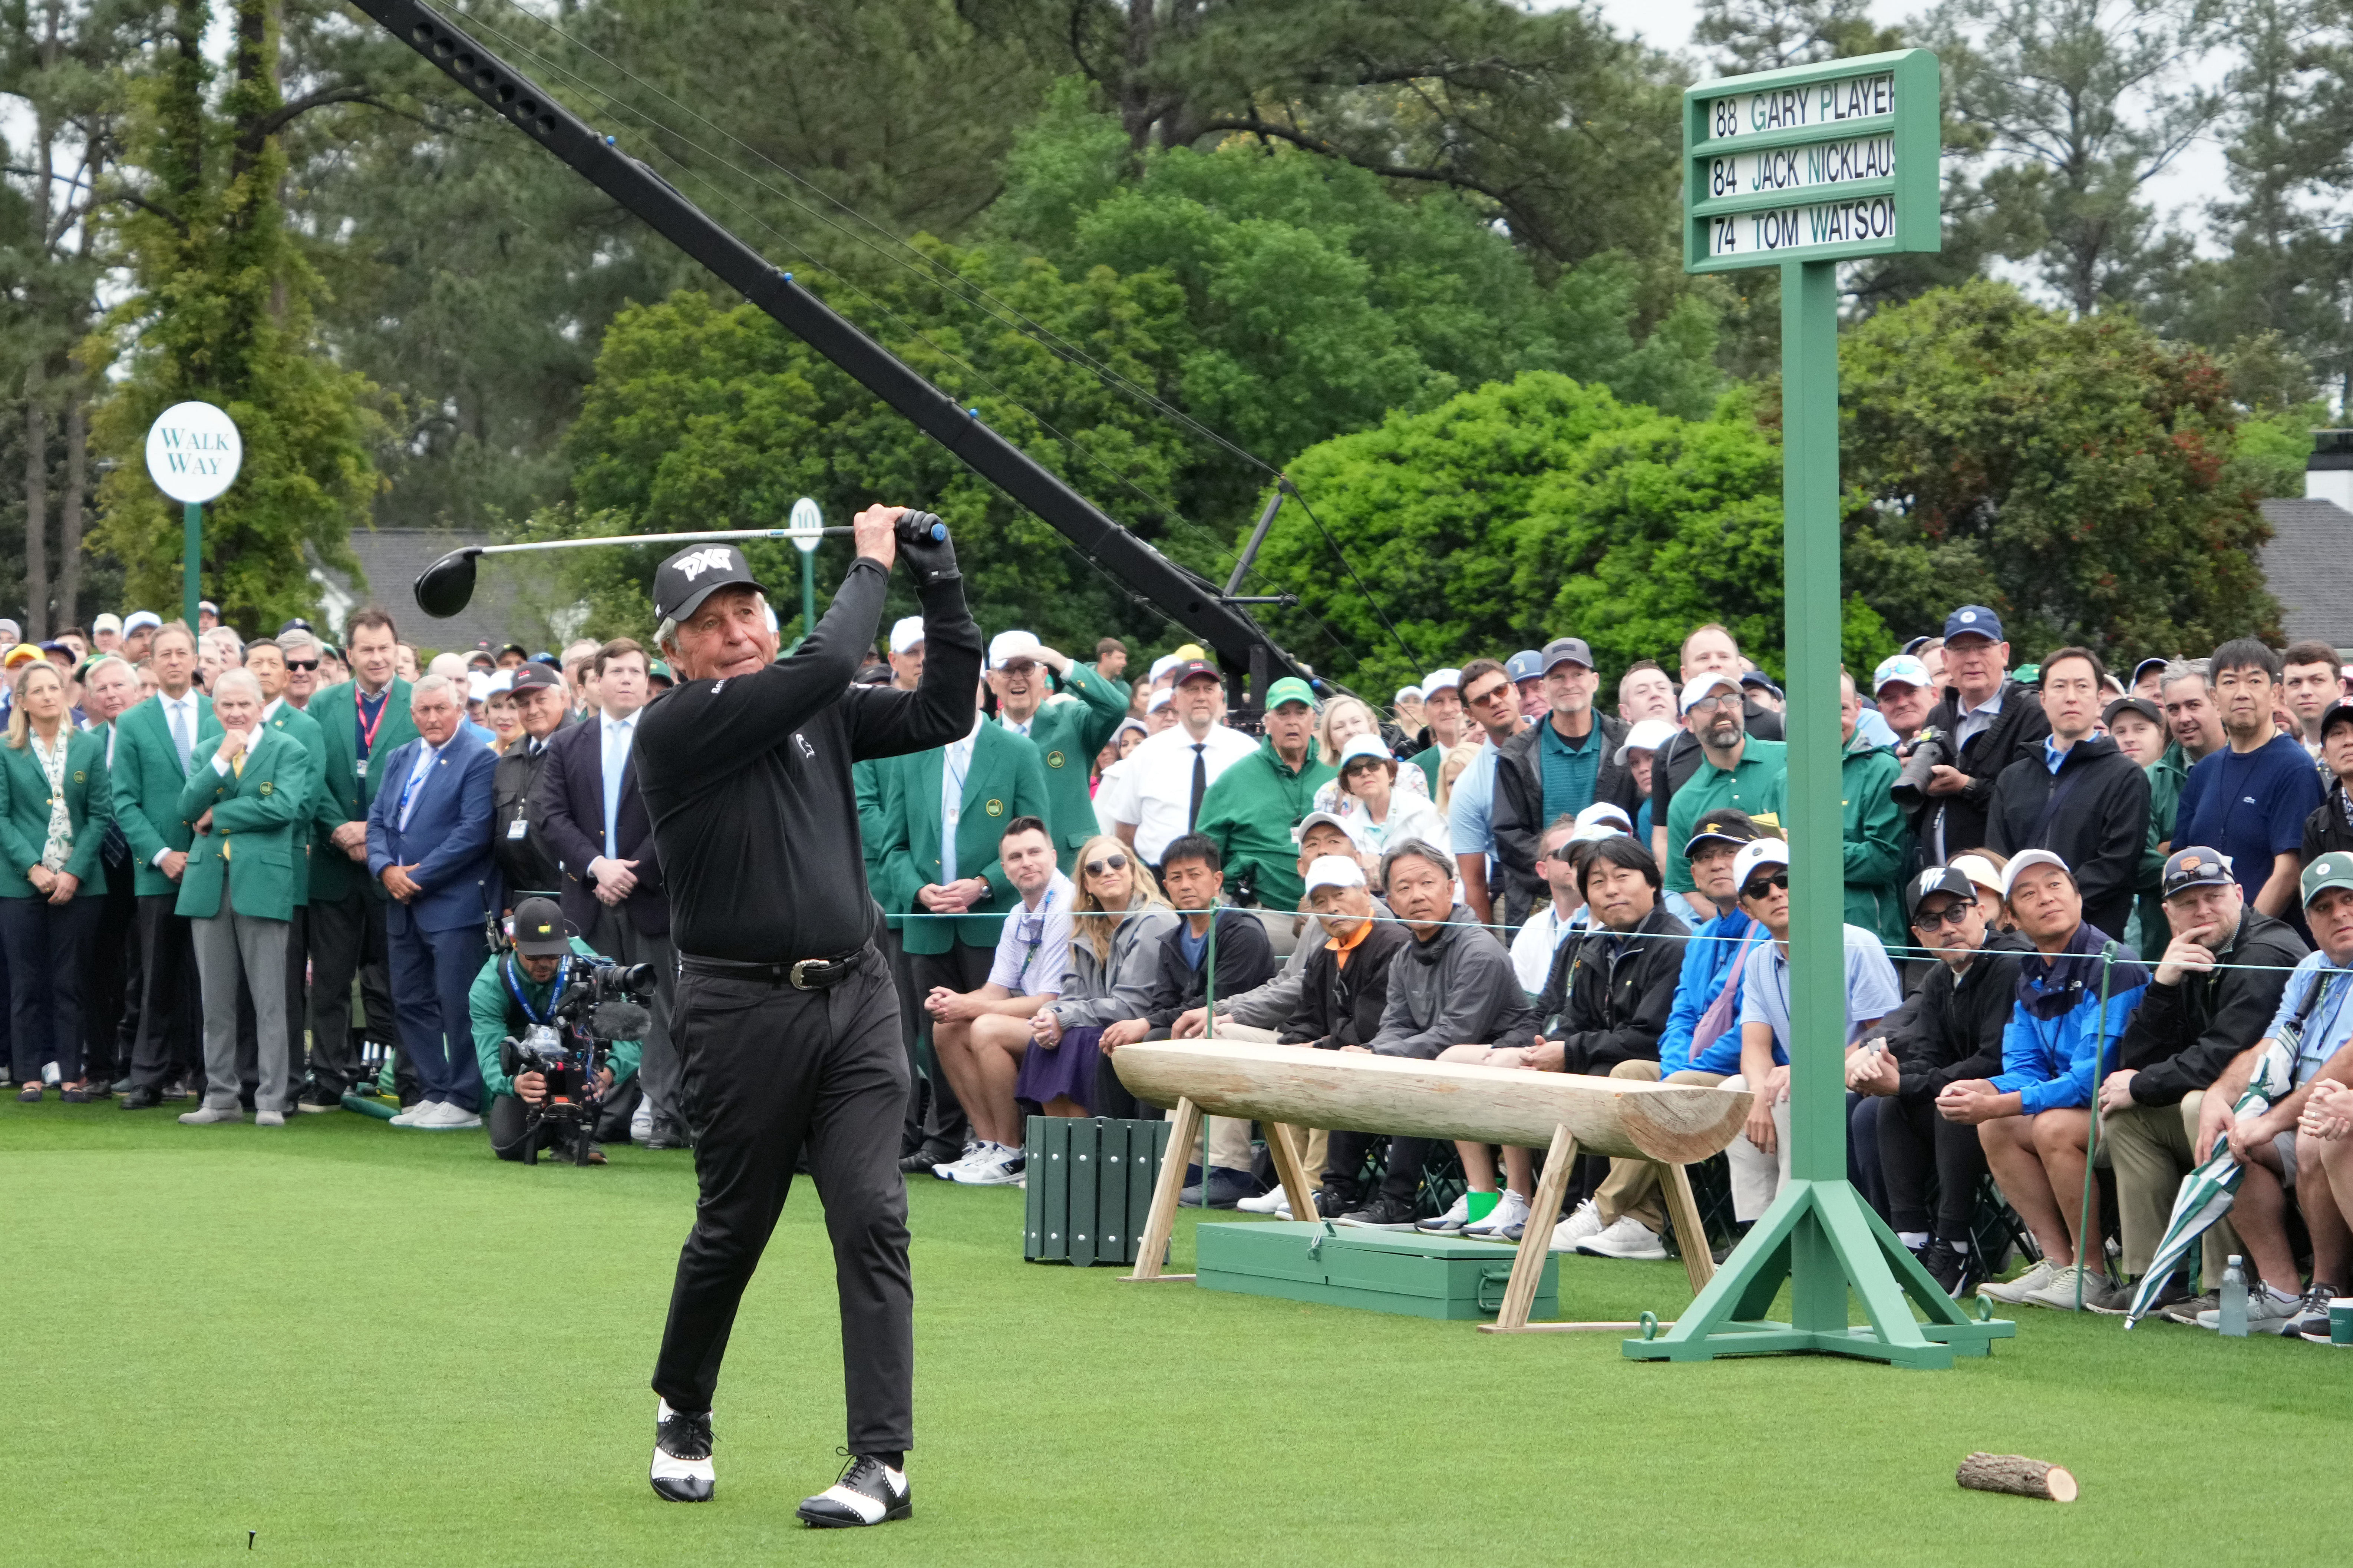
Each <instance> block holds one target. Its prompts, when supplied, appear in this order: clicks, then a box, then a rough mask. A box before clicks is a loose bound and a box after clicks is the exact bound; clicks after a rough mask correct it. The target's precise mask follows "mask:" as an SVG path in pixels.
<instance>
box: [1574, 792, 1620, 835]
mask: <svg viewBox="0 0 2353 1568" xmlns="http://www.w3.org/2000/svg"><path fill="white" fill-rule="evenodd" d="M1602 823H1607V824H1609V826H1612V827H1615V828H1616V829H1617V830H1618V831H1619V832H1620V833H1631V832H1633V831H1634V819H1633V818H1632V817H1630V816H1627V815H1626V811H1625V808H1624V807H1623V806H1617V805H1610V804H1609V802H1608V801H1606V800H1597V801H1595V802H1594V803H1593V804H1592V805H1588V806H1587V807H1586V808H1585V809H1584V810H1583V811H1580V812H1578V813H1577V826H1579V827H1592V826H1598V825H1599V824H1602Z"/></svg>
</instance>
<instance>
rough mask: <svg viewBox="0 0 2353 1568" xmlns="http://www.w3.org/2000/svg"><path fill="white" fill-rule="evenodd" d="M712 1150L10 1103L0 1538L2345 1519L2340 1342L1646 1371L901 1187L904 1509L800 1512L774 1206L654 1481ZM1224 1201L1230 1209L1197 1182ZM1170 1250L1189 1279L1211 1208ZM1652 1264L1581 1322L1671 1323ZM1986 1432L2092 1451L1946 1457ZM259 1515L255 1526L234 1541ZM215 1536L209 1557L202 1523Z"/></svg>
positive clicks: (846, 1548) (694, 1537)
mask: <svg viewBox="0 0 2353 1568" xmlns="http://www.w3.org/2000/svg"><path fill="white" fill-rule="evenodd" d="M689 1159H690V1156H688V1155H686V1154H683V1153H645V1152H638V1151H633V1150H620V1151H616V1152H614V1154H613V1156H612V1163H611V1164H610V1165H609V1166H607V1167H605V1168H603V1169H590V1170H585V1171H584V1170H575V1169H573V1168H571V1167H568V1166H542V1167H539V1168H537V1169H524V1168H522V1167H521V1166H516V1165H506V1164H501V1163H498V1162H496V1161H494V1160H492V1159H491V1157H490V1154H489V1152H488V1150H487V1147H486V1146H485V1144H484V1143H483V1142H482V1140H481V1138H480V1135H479V1134H456V1135H448V1134H443V1135H434V1134H427V1133H403V1132H400V1131H395V1130H393V1129H391V1128H388V1127H386V1126H385V1125H384V1124H383V1123H381V1122H373V1121H364V1120H362V1119H360V1118H358V1117H353V1116H349V1115H342V1114H338V1115H333V1116H326V1117H304V1118H301V1119H299V1120H298V1121H297V1122H296V1123H295V1124H294V1125H293V1126H290V1127H289V1128H287V1129H286V1130H285V1131H282V1132H264V1131H260V1130H259V1129H256V1128H254V1127H252V1126H250V1125H245V1126H238V1127H227V1128H204V1129H192V1128H182V1127H180V1126H178V1125H176V1124H175V1123H174V1122H173V1121H171V1120H170V1119H169V1118H168V1117H167V1116H165V1115H164V1114H163V1113H161V1112H147V1113H141V1114H136V1115H132V1114H125V1113H123V1112H121V1111H118V1110H115V1109H114V1108H113V1107H112V1106H111V1105H96V1106H89V1107H68V1106H60V1105H58V1104H56V1103H55V1102H51V1103H48V1104H46V1105H44V1106H41V1107H39V1108H37V1109H35V1108H19V1107H17V1106H16V1105H14V1104H13V1103H11V1104H6V1105H0V1205H5V1217H0V1321H5V1323H6V1324H7V1325H8V1326H9V1334H8V1337H9V1340H10V1342H11V1351H12V1352H13V1353H12V1354H11V1356H10V1358H9V1359H10V1361H11V1363H12V1364H11V1366H10V1370H9V1372H8V1373H7V1374H6V1382H7V1385H8V1390H9V1393H8V1397H7V1401H6V1405H7V1415H6V1418H5V1421H0V1471H5V1474H6V1476H7V1477H8V1478H9V1480H10V1482H11V1483H12V1491H13V1494H14V1496H13V1506H12V1507H11V1508H10V1509H9V1510H8V1515H9V1517H8V1522H7V1523H6V1525H5V1526H0V1542H5V1545H0V1560H5V1561H6V1562H9V1563H39V1564H48V1563H167V1564H182V1563H204V1562H227V1563H271V1562H275V1563H464V1564H501V1563H515V1564H531V1565H533V1568H541V1565H544V1564H551V1563H557V1564H571V1563H591V1562H604V1563H655V1562H679V1563H693V1564H696V1565H697V1568H705V1565H712V1568H715V1565H719V1564H729V1563H772V1562H778V1561H816V1560H818V1559H819V1558H820V1557H821V1558H822V1559H823V1560H827V1561H844V1562H848V1561H857V1562H883V1561H890V1562H893V1563H926V1564H938V1565H940V1568H970V1565H973V1564H979V1563H1049V1562H1050V1563H1185V1564H1223V1563H1263V1564H1269V1565H1271V1564H1278V1563H1281V1564H1292V1563H1391V1562H1398V1561H1414V1560H1419V1561H1424V1562H1430V1563H1469V1562H1479V1563H1628V1564H1651V1563H1694V1564H1702V1563H1704V1564H1723V1563H1742V1564H1748V1563H1806V1564H1820V1563H1862V1562H1915V1561H1916V1562H1923V1563H1939V1564H1951V1563H1976V1562H2006V1561H2009V1562H2035V1563H2042V1562H2072V1563H2084V1562H2094V1561H2097V1562H2103V1563H2106V1562H2136V1563H2137V1562H2151V1563H2158V1562H2162V1563H2182V1562H2189V1561H2195V1560H2199V1559H2205V1558H2211V1557H2213V1556H2215V1555H2217V1554H2218V1553H2227V1552H2232V1551H2233V1550H2234V1547H2233V1546H2232V1543H2233V1542H2237V1543H2238V1547H2237V1548H2235V1549H2237V1550H2249V1551H2255V1552H2260V1553H2261V1554H2262V1555H2263V1556H2264V1557H2265V1558H2266V1559H2267V1560H2269V1559H2276V1560H2280V1561H2291V1562H2292V1561H2298V1560H2302V1561H2331V1560H2335V1559H2337V1558H2339V1557H2341V1555H2342V1553H2343V1552H2344V1548H2345V1539H2346V1537H2345V1525H2344V1521H2343V1517H2342V1515H2343V1507H2342V1505H2343V1501H2344V1499H2345V1496H2346V1489H2347V1486H2348V1477H2347V1464H2348V1460H2347V1455H2348V1452H2353V1354H2345V1353H2341V1352H2333V1351H2329V1350H2326V1349H2321V1348H2318V1347H2315V1346H2309V1345H2305V1344H2302V1343H2300V1342H2282V1341H2277V1340H2270V1341H2247V1342H2226V1341H2221V1340H2219V1339H2217V1338H2214V1337H2212V1336H2210V1335H2204V1334H2200V1333H2198V1332H2196V1331H2190V1330H2185V1329H2178V1328H2173V1327H2170V1326H2165V1325H2150V1326H2147V1327H2144V1328H2142V1329H2140V1330H2137V1331H2134V1332H2132V1333H2131V1334H2126V1333H2125V1332H2124V1331H2122V1330H2121V1329H2120V1328H2119V1326H2118V1323H2117V1321H2116V1320H2114V1319H2106V1318H2090V1317H2086V1318H2083V1319H2074V1318H2070V1317H2064V1316H2062V1315H2060V1314H2057V1313H2052V1312H2041V1311H2034V1310H2021V1323H2020V1326H2019V1328H2020V1331H2019V1337H2018V1338H2017V1339H2016V1340H2015V1341H2011V1342H2007V1343H2003V1344H2000V1345H1998V1346H1997V1347H1996V1348H1995V1351H1994V1354H1993V1356H1992V1358H1991V1359H1990V1360H1977V1361H1970V1360H1964V1361H1962V1362H1961V1363H1959V1365H1958V1366H1957V1368H1956V1369H1955V1370H1953V1371H1951V1372H1943V1373H1906V1372H1897V1371H1892V1370H1889V1369H1886V1368H1883V1367H1878V1366H1873V1365H1866V1364H1862V1363H1852V1362H1844V1361H1837V1360H1830V1359H1772V1360H1754V1361H1743V1362H1725V1363H1713V1364H1707V1365H1697V1366H1680V1367H1678V1366H1669V1365H1662V1364H1641V1365H1638V1364H1635V1363H1630V1362H1627V1361H1626V1360H1624V1359H1623V1358H1622V1357H1621V1356H1620V1352H1619V1337H1618V1336H1616V1335H1607V1336H1587V1335H1557V1336H1555V1335H1545V1336H1525V1337H1509V1336H1495V1335H1488V1334H1481V1333H1477V1332H1475V1331H1473V1330H1472V1328H1471V1326H1470V1325H1468V1324H1460V1323H1452V1324H1450V1323H1440V1322H1430V1321H1421V1320H1417V1319H1410V1318H1399V1317H1388V1316H1381V1315H1376V1314H1372V1313H1365V1312H1352V1311H1346V1310H1339V1309H1335V1308H1325V1307H1314V1306H1305V1305H1301V1304H1297V1303H1293V1302H1284V1301H1276V1300H1261V1299H1255V1298H1247V1297H1240V1296H1229V1295H1221V1294H1216V1293H1212V1292H1208V1291H1203V1290H1199V1289H1195V1288H1193V1287H1191V1286H1189V1285H1150V1286H1145V1285H1127V1284H1123V1283H1121V1282H1120V1281H1119V1280H1118V1279H1117V1278H1116V1277H1115V1271H1114V1270H1112V1269H1107V1268H1095V1269H1085V1270H1081V1269H1071V1268H1059V1267H1046V1266H1036V1265H1027V1264H1024V1263H1022V1262H1021V1261H1020V1251H1021V1247H1020V1236H1019V1226H1020V1218H1021V1203H1022V1195H1021V1194H1020V1193H1019V1192H1018V1191H1016V1190H1013V1189H1004V1190H999V1191H986V1192H984V1191H971V1190H966V1189H962V1188H950V1187H948V1186H945V1185H944V1184H937V1183H933V1182H929V1181H925V1182H923V1183H921V1184H919V1185H918V1186H917V1188H916V1190H915V1191H914V1193H913V1226H914V1232H915V1255H914V1265H915V1280H916V1317H915V1328H916V1339H917V1355H918V1361H917V1373H916V1405H917V1426H918V1435H919V1439H920V1447H919V1448H918V1450H917V1452H916V1454H915V1456H914V1458H913V1461H912V1467H911V1468H912V1473H913V1479H914V1483H915V1488H916V1493H917V1501H918V1506H917V1509H916V1513H915V1518H914V1519H913V1521H912V1522H911V1523H908V1524H904V1525H894V1526H892V1527H890V1528H889V1529H887V1530H885V1531H876V1532H871V1533H865V1534H856V1535H851V1534H817V1533H814V1532H809V1531H803V1530H802V1529H800V1527H799V1526H797V1524H796V1523H795V1522H794V1521H793V1518H792V1509H793V1505H794V1503H795V1502H796V1501H797V1500H798V1499H799V1498H800V1497H802V1496H803V1495H805V1494H807V1493H808V1492H811V1491H815V1490H818V1489H820V1488H822V1487H823V1486H825V1485H826V1484H827V1483H828V1482H829V1481H830V1480H831V1479H833V1473H834V1467H835V1466H836V1465H837V1464H838V1463H839V1461H838V1460H837V1459H836V1458H834V1453H833V1450H834V1448H835V1446H836V1445H837V1444H839V1442H840V1441H841V1428H842V1419H841V1383H840V1374H839V1373H840V1361H839V1335H838V1331H837V1326H836V1319H835V1313H834V1305H833V1291H832V1273H831V1262H830V1258H829V1255H828V1252H827V1250H826V1248H825V1246H824V1230H823V1227H822V1224H821V1219H820V1211H819V1208H818V1204H817V1202H816V1195H815V1194H814V1192H812V1191H809V1190H807V1188H806V1187H804V1188H803V1189H802V1190H800V1191H797V1193H796V1194H795V1196H794V1200H793V1202H792V1204H791V1205H789V1207H788V1209H787V1212H786V1217H785V1220H784V1223H783V1224H782V1226H780V1227H779V1228H778V1230H777V1232H776V1238H775V1241H774V1242H773V1243H772V1245H771V1246H770V1247H769V1249H768V1253H767V1259H766V1266H765V1268H764V1270H763V1272H762V1273H761V1275H760V1277H759V1278H758V1279H757V1280H755V1281H754V1285H753V1288H752V1289H751V1291H750V1293H749V1295H748V1296H747V1298H746V1300H745V1302H744V1313H743V1316H742V1318H741V1319H740V1320H739V1321H738V1324H737V1327H736V1331H735V1336H734V1341H733V1345H732V1347H731V1349H730V1352H729V1355H728V1360H727V1370H726V1374H725V1377H724V1380H723V1383H722V1384H721V1388H720V1396H719V1403H718V1408H717V1423H716V1425H717V1434H718V1439H719V1448H718V1457H719V1463H720V1469H721V1482H720V1491H719V1498H718V1500H717V1501H716V1502H714V1503H712V1505H710V1506H708V1507H702V1508H681V1507H677V1506H674V1505H669V1504H665V1503H662V1502H660V1501H659V1500H657V1499H656V1498H655V1497H654V1495H653V1494H652V1492H651V1491H650V1490H649V1489H648V1488H647V1486H646V1483H645V1479H644V1475H645V1468H644V1467H645V1462H646V1453H647V1448H648V1445H649V1439H650V1436H651V1424H652V1411H653V1395H652V1394H650V1393H649V1392H648V1390H647V1387H646V1379H647V1376H648V1374H649V1371H650V1368H651V1364H652V1361H653V1354H654V1349H655V1345H656V1342H657V1340H658V1338H659V1333H660V1330H661V1321H662V1314H663V1310H664V1307H665V1304H666V1302H667V1300H668V1294H669V1289H670V1268H671V1265H672V1261H673V1260H674V1258H675V1257H676V1252H677V1248H678V1245H679V1243H680V1241H681V1239H682V1238H683V1237H684V1235H685V1233H686V1228H687V1226H688V1223H689V1220H690V1207H691V1200H692V1194H693V1177H692V1173H691V1167H690V1165H689ZM1220 1217H1221V1218H1222V1217H1224V1216H1220ZM1192 1223H1193V1222H1192V1220H1191V1219H1190V1218H1187V1220H1186V1221H1185V1222H1184V1226H1183V1228H1181V1229H1180V1230H1179V1232H1178V1235H1177V1238H1176V1262H1177V1266H1178V1267H1180V1268H1182V1267H1187V1266H1188V1265H1189V1262H1190V1258H1191V1256H1192V1239H1191V1226H1192ZM1688 1297H1689V1291H1688V1289H1687V1288H1686V1287H1685V1286H1684V1284H1683V1271H1682V1268H1681V1267H1680V1266H1679V1265H1676V1264H1672V1263H1668V1264H1655V1265H1641V1264H1624V1263H1613V1262H1605V1261H1600V1260H1594V1259H1578V1260H1570V1261H1568V1262H1567V1266H1566V1267H1565V1268H1564V1269H1563V1271H1562V1305H1563V1309H1564V1311H1565V1312H1567V1314H1569V1315H1572V1316H1577V1317H1591V1318H1630V1317H1633V1316H1635V1315H1637V1314H1638V1313H1639V1312H1641V1310H1644V1309H1646V1308H1647V1309H1651V1310H1656V1311H1658V1312H1659V1313H1660V1315H1661V1316H1662V1317H1668V1316H1672V1314H1673V1312H1674V1311H1675V1310H1677V1309H1678V1308H1680V1307H1681V1306H1682V1305H1683V1302H1684V1301H1685V1300H1688ZM1972 1448H1989V1449H1993V1450H1997V1451H2003V1452H2018V1453H2027V1454H2032V1455H2035V1456H2038V1457H2040V1458H2047V1459H2052V1460H2056V1461H2059V1462H2061V1463H2063V1464H2065V1465H2067V1466H2069V1467H2070V1468H2073V1470H2074V1471H2075V1472H2076V1474H2077V1475H2078V1476H2079V1477H2080V1478H2081V1479H2082V1481H2083V1484H2084V1499H2083V1500H2082V1501H2081V1502H2079V1503H2077V1504H2075V1505H2073V1507H2066V1508H2061V1507H2056V1506H2053V1505H2051V1504H2046V1503H2037V1502H2031V1501H2027V1500H2019V1499H2011V1498H2001V1497H1991V1496H1985V1495H1980V1494H1975V1493H1965V1492H1962V1491H1960V1490H1959V1489H1957V1488H1956V1487H1955V1486H1954V1484H1953V1479H1952V1474H1953V1468H1954V1466H1955V1465H1956V1464H1957V1462H1958V1461H1959V1459H1960V1458H1961V1457H1962V1456H1963V1455H1964V1454H1966V1453H1968V1451H1969V1450H1970V1449H1972ZM247 1531H256V1532H258V1534H257V1536H256V1542H257V1544H256V1546H255V1549H254V1550H253V1551H252V1552H250V1553H248V1551H247V1533H246V1532H247ZM232 1552H233V1553H235V1555H234V1556H231V1555H229V1554H230V1553H232Z"/></svg>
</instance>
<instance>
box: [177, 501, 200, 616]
mask: <svg viewBox="0 0 2353 1568" xmlns="http://www.w3.org/2000/svg"><path fill="white" fill-rule="evenodd" d="M204 570H205V503H204V502H202V501H200V500H192V501H190V502H188V503H187V504H186V506H185V507H184V508H182V509H181V512H180V616H181V618H182V619H184V620H185V621H186V622H187V626H188V630H189V631H190V632H191V633H193V632H195V629H196V601H197V600H199V599H201V598H203V597H204V596H205V594H204V583H203V580H202V579H203V576H204Z"/></svg>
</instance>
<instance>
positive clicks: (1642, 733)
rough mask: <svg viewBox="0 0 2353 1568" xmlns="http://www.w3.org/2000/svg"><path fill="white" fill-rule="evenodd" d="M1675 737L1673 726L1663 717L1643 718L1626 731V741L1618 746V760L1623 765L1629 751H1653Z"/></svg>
mask: <svg viewBox="0 0 2353 1568" xmlns="http://www.w3.org/2000/svg"><path fill="white" fill-rule="evenodd" d="M1674 738H1675V727H1674V726H1673V725H1672V724H1670V723H1668V722H1667V721H1665V720H1664V719H1645V720H1643V721H1641V723H1639V724H1637V725H1635V726H1634V727H1633V728H1632V729H1631V730H1629V731H1626V743H1625V744H1624V745H1622V746H1620V747H1619V748H1618V762H1619V764H1620V766H1623V765H1624V764H1625V762H1626V755H1627V753H1628V752H1655V751H1657V750H1658V749H1659V748H1660V747H1661V746H1663V745H1665V744H1666V743H1667V742H1669V741H1672V740H1673V739H1674Z"/></svg>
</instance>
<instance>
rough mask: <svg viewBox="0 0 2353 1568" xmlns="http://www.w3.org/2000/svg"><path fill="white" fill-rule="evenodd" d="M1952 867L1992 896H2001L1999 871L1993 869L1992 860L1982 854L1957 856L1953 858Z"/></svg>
mask: <svg viewBox="0 0 2353 1568" xmlns="http://www.w3.org/2000/svg"><path fill="white" fill-rule="evenodd" d="M1952 869H1954V870H1956V871H1958V872H1959V873H1960V874H1961V875H1962V876H1964V877H1967V878H1968V879H1969V880H1970V881H1971V882H1973V883H1975V884H1976V885H1977V886H1978V887H1980V888H1983V889H1985V890H1986V891H1987V892H1989V893H1991V894H1992V895H1993V896H1994V897H1996V898H2000V896H2001V873H2000V872H1999V871H1997V870H1995V869H1994V868H1993V862H1992V861H1990V860H1989V859H1987V858H1985V857H1984V856H1982V855H1963V856H1959V857H1957V858H1955V859H1954V861H1953V863H1952Z"/></svg>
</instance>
